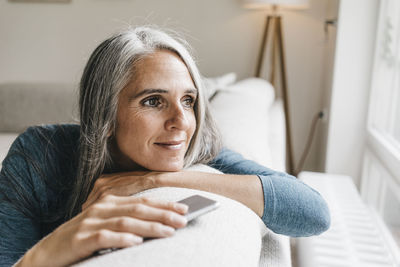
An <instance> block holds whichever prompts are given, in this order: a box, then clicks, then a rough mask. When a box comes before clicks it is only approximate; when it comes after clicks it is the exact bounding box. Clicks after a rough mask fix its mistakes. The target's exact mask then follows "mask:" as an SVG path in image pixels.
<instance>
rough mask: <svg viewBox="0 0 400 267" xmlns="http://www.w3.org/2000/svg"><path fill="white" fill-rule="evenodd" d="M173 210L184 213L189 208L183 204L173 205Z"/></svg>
mask: <svg viewBox="0 0 400 267" xmlns="http://www.w3.org/2000/svg"><path fill="white" fill-rule="evenodd" d="M175 209H176V210H177V211H179V212H182V213H186V212H187V211H188V209H189V207H188V206H187V205H185V204H181V203H175Z"/></svg>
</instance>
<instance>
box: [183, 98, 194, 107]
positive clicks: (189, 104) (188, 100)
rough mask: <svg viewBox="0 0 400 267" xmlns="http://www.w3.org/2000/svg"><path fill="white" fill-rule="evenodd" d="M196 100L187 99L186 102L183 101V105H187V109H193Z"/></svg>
mask: <svg viewBox="0 0 400 267" xmlns="http://www.w3.org/2000/svg"><path fill="white" fill-rule="evenodd" d="M194 102H195V101H194V98H193V97H191V96H190V97H187V98H185V99H184V100H183V103H184V105H185V107H189V108H191V107H193V106H194Z"/></svg>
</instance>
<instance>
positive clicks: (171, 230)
mask: <svg viewBox="0 0 400 267" xmlns="http://www.w3.org/2000/svg"><path fill="white" fill-rule="evenodd" d="M161 231H162V233H163V235H165V236H170V235H173V234H174V233H175V229H174V228H172V227H169V226H166V225H165V226H163V228H162V230H161Z"/></svg>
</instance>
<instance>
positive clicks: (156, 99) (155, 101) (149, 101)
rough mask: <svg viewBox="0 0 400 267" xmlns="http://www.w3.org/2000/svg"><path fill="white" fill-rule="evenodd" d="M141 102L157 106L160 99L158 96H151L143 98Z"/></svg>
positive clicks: (145, 104)
mask: <svg viewBox="0 0 400 267" xmlns="http://www.w3.org/2000/svg"><path fill="white" fill-rule="evenodd" d="M142 104H143V105H144V106H147V107H158V106H159V105H160V104H161V101H160V98H159V97H151V98H147V99H146V100H144V101H143V103H142Z"/></svg>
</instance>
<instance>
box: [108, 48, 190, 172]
mask: <svg viewBox="0 0 400 267" xmlns="http://www.w3.org/2000/svg"><path fill="white" fill-rule="evenodd" d="M135 70H136V72H135V77H134V79H132V80H131V81H130V82H129V84H128V85H127V86H126V87H125V88H124V89H123V90H122V91H121V93H120V95H119V103H118V111H117V127H116V132H115V140H116V144H117V158H116V159H117V162H118V164H119V165H120V167H121V168H123V169H124V170H135V169H138V168H140V167H144V168H146V169H149V170H153V171H178V170H180V169H182V168H183V160H184V156H185V153H186V150H187V149H188V147H189V144H190V140H191V138H192V136H193V133H194V131H195V129H196V118H195V114H194V109H193V107H194V104H195V102H196V97H197V89H196V87H195V86H194V83H193V80H192V78H191V76H190V74H189V71H188V69H187V68H186V65H185V64H184V63H183V61H182V60H181V59H180V58H179V56H177V55H176V54H175V53H173V52H170V51H168V50H160V51H157V52H155V53H153V54H151V55H149V56H146V57H145V58H144V59H142V60H141V61H140V62H138V64H137V65H136V68H135Z"/></svg>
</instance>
